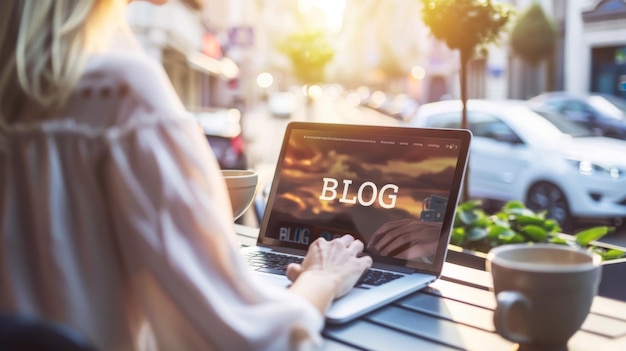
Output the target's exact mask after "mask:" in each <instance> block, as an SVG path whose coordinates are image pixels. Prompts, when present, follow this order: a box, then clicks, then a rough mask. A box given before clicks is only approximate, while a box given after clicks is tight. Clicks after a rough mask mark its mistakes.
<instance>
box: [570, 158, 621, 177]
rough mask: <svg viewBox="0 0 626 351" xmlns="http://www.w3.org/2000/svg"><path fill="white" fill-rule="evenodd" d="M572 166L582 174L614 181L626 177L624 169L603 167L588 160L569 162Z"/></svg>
mask: <svg viewBox="0 0 626 351" xmlns="http://www.w3.org/2000/svg"><path fill="white" fill-rule="evenodd" d="M568 161H569V162H570V163H571V164H572V166H574V167H576V169H578V172H579V173H580V174H584V175H589V176H591V175H597V176H605V177H609V178H613V179H617V178H621V177H624V176H625V175H626V172H624V171H623V170H622V169H620V168H618V167H615V166H603V165H600V164H597V163H594V162H591V161H586V160H582V161H581V160H572V159H570V160H568Z"/></svg>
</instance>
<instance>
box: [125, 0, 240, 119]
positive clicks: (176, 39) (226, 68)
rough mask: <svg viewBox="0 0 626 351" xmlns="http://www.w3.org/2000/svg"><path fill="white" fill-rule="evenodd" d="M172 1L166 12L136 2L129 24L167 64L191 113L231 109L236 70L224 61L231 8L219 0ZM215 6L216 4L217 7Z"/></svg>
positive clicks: (132, 4)
mask: <svg viewBox="0 0 626 351" xmlns="http://www.w3.org/2000/svg"><path fill="white" fill-rule="evenodd" d="M210 2H211V5H215V6H209V1H205V0H171V1H169V2H168V3H166V4H164V5H162V6H155V5H152V4H150V3H147V2H141V1H137V2H133V3H131V4H129V6H128V13H127V16H128V21H129V23H130V25H131V28H132V30H133V32H134V33H135V35H136V37H137V38H138V40H139V42H140V44H141V45H142V46H143V48H144V50H146V52H147V53H148V54H150V55H151V56H152V57H154V58H155V59H156V60H157V61H159V62H161V63H162V64H163V67H164V68H165V71H166V72H167V74H168V75H169V77H170V79H171V81H172V84H173V85H174V88H175V89H176V92H177V93H178V95H179V97H180V98H181V100H182V101H183V103H184V105H185V106H186V107H187V108H189V109H198V108H207V107H215V106H225V105H231V106H232V104H233V103H234V102H235V101H236V100H237V98H238V97H237V89H236V86H234V84H233V82H236V81H237V79H238V76H239V68H238V66H237V64H236V63H235V62H234V61H233V60H232V59H230V58H229V57H227V56H226V55H224V52H223V51H222V46H223V41H224V40H223V38H224V36H225V33H227V32H226V30H227V28H228V27H227V26H228V23H227V22H226V21H222V20H221V19H227V17H228V16H227V15H228V11H229V9H228V6H227V4H226V6H225V5H224V2H222V1H219V0H215V1H210ZM213 3H214V4H213Z"/></svg>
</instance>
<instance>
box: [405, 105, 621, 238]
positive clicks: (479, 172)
mask: <svg viewBox="0 0 626 351" xmlns="http://www.w3.org/2000/svg"><path fill="white" fill-rule="evenodd" d="M461 108H462V105H461V102H460V101H458V100H449V101H440V102H434V103H429V104H424V105H422V106H421V107H420V108H419V110H418V111H417V114H416V116H415V117H414V118H413V119H412V120H411V121H410V122H409V123H410V124H411V125H413V126H419V127H435V128H459V127H460V123H461ZM468 125H469V129H470V130H471V131H472V133H473V134H474V138H473V140H472V144H471V154H470V163H469V174H468V176H469V193H470V196H471V197H472V198H482V199H494V200H499V201H508V200H522V201H524V202H525V203H526V205H527V206H528V207H529V208H530V209H532V210H535V211H541V210H546V211H547V213H548V216H550V217H552V218H554V219H556V220H557V221H558V222H559V223H560V224H561V225H562V226H563V227H564V228H568V227H571V226H572V225H573V224H575V223H576V222H575V221H576V219H577V218H594V219H600V218H602V219H616V220H619V221H621V219H622V218H624V217H626V157H624V155H626V141H622V140H618V139H613V138H606V137H601V136H594V135H593V133H591V131H590V130H588V129H586V128H584V127H581V126H580V125H578V124H575V123H572V122H570V121H568V120H567V119H565V118H564V117H562V116H561V115H558V114H555V113H551V112H546V111H541V113H538V112H535V111H533V110H532V109H531V108H530V107H529V106H528V104H527V103H525V102H524V101H512V100H508V101H486V100H470V101H469V102H468Z"/></svg>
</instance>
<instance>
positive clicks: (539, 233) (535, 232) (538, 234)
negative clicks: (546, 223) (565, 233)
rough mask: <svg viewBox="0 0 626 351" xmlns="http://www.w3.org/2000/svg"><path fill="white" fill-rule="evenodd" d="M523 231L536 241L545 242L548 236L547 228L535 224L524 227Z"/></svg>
mask: <svg viewBox="0 0 626 351" xmlns="http://www.w3.org/2000/svg"><path fill="white" fill-rule="evenodd" d="M522 233H524V234H526V235H527V236H528V237H529V238H531V239H532V241H535V242H543V241H545V240H546V238H547V237H548V233H547V232H546V230H545V229H543V228H542V227H540V226H538V225H533V224H531V225H526V226H524V227H522Z"/></svg>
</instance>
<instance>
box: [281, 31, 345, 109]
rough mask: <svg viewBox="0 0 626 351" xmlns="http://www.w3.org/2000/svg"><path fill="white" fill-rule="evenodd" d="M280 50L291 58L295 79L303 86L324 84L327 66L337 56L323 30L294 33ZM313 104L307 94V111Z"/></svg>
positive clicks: (282, 44) (282, 43)
mask: <svg viewBox="0 0 626 351" xmlns="http://www.w3.org/2000/svg"><path fill="white" fill-rule="evenodd" d="M278 49H279V51H280V52H282V53H283V54H285V55H286V56H287V57H288V58H289V60H290V61H291V68H292V70H293V75H294V77H295V78H296V80H298V81H299V82H300V83H301V84H303V85H312V84H319V83H322V82H324V80H325V73H324V72H325V70H326V65H327V64H328V63H329V62H330V61H331V60H332V59H333V57H334V56H335V51H334V49H333V48H332V46H331V45H330V42H329V41H328V38H327V37H326V34H325V33H324V32H323V31H321V30H303V31H300V32H294V33H292V34H290V35H288V36H287V37H286V38H285V39H284V40H283V41H282V42H281V43H280V44H279V46H278ZM311 102H312V100H311V97H310V96H309V95H308V94H307V96H306V105H307V111H308V107H309V106H310V105H311Z"/></svg>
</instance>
